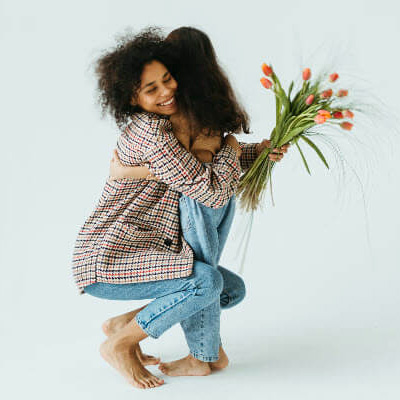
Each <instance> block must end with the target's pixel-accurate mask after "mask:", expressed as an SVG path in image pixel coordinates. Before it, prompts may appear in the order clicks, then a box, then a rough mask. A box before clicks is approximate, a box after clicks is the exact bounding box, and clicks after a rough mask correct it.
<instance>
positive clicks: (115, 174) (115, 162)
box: [110, 149, 157, 180]
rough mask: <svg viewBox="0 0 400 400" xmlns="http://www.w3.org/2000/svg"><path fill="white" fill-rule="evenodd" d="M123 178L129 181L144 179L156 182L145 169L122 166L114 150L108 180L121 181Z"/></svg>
mask: <svg viewBox="0 0 400 400" xmlns="http://www.w3.org/2000/svg"><path fill="white" fill-rule="evenodd" d="M123 178H130V179H143V178H146V179H147V180H157V178H156V177H155V176H154V175H153V174H151V173H150V170H149V169H148V168H147V167H143V166H137V167H130V166H127V165H123V164H122V163H121V160H120V158H119V157H118V153H117V150H115V149H114V151H113V157H112V158H111V161H110V179H111V180H116V179H123Z"/></svg>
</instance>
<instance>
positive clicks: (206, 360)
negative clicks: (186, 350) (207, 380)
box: [190, 351, 219, 362]
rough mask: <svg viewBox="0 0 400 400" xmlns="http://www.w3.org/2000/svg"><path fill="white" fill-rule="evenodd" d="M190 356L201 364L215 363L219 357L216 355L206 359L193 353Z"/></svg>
mask: <svg viewBox="0 0 400 400" xmlns="http://www.w3.org/2000/svg"><path fill="white" fill-rule="evenodd" d="M190 354H191V355H192V356H193V357H194V358H197V359H198V360H200V361H203V362H215V361H218V360H219V355H217V356H216V357H206V356H203V355H202V354H199V353H196V352H195V351H191V352H190Z"/></svg>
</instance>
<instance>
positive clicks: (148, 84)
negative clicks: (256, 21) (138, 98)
mask: <svg viewBox="0 0 400 400" xmlns="http://www.w3.org/2000/svg"><path fill="white" fill-rule="evenodd" d="M168 74H169V71H167V72H166V73H165V74H164V75H163V76H162V77H163V78H165V77H166V76H167V75H168ZM155 83H156V81H153V82H149V83H146V85H144V86H143V87H142V88H141V89H140V90H143V89H144V88H146V87H147V86H151V85H154V84H155Z"/></svg>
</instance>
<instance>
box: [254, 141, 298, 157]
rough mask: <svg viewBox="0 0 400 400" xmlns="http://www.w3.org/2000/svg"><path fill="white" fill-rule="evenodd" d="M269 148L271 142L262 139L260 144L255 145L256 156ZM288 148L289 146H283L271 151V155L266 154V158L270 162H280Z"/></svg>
mask: <svg viewBox="0 0 400 400" xmlns="http://www.w3.org/2000/svg"><path fill="white" fill-rule="evenodd" d="M270 146H271V141H270V140H268V139H264V140H263V141H262V142H261V143H257V146H256V151H257V155H258V156H259V155H260V154H261V153H262V152H263V151H264V149H265V148H266V147H270ZM289 147H290V144H284V145H283V146H282V147H279V148H275V149H273V151H272V153H269V154H268V158H269V159H270V160H271V161H275V162H278V161H281V160H282V158H283V156H284V153H287V151H288V149H289Z"/></svg>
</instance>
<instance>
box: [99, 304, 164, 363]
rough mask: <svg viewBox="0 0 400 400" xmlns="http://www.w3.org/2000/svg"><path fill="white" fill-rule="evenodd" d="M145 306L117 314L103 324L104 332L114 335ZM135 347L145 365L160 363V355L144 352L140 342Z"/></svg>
mask: <svg viewBox="0 0 400 400" xmlns="http://www.w3.org/2000/svg"><path fill="white" fill-rule="evenodd" d="M144 307H146V306H143V307H140V308H137V309H136V310H133V311H129V312H127V313H125V314H121V315H117V316H116V317H113V318H110V319H108V320H107V321H105V322H104V323H103V325H102V329H103V332H104V333H105V334H106V335H107V336H111V335H114V334H115V333H117V332H118V331H119V330H121V329H122V328H124V327H125V326H126V324H128V323H129V322H131V321H132V320H133V318H135V316H136V314H137V313H138V312H139V311H141V310H143V308H144ZM133 349H134V351H135V352H136V356H137V358H138V359H139V361H140V362H141V363H142V364H143V365H157V364H159V363H160V359H159V358H158V357H154V356H151V355H148V354H144V353H143V352H142V349H141V348H140V345H139V344H137V345H135V346H134V347H133Z"/></svg>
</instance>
